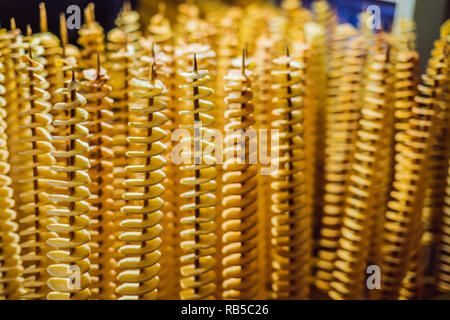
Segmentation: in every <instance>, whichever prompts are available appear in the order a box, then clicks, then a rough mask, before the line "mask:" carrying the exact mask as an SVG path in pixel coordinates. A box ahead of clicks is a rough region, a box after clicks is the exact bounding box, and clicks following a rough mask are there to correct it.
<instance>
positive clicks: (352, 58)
mask: <svg viewBox="0 0 450 320" xmlns="http://www.w3.org/2000/svg"><path fill="white" fill-rule="evenodd" d="M341 42H342V44H343V45H344V46H346V48H342V52H341V53H342V56H341V57H340V58H339V59H340V60H338V61H335V62H336V63H338V64H340V66H339V69H334V70H333V71H335V72H338V74H339V76H338V77H337V78H335V79H333V80H335V81H336V82H337V83H336V87H335V88H334V89H335V90H336V91H335V92H334V94H335V96H330V97H329V99H330V100H331V101H329V105H328V110H327V130H328V131H327V138H326V149H325V154H326V159H325V167H324V171H325V181H326V184H325V187H324V188H325V190H324V191H325V195H324V207H323V213H324V214H323V216H322V220H321V230H320V236H319V252H318V254H317V255H318V260H317V273H316V279H315V283H316V286H317V287H318V288H320V289H321V290H324V291H326V292H328V290H329V283H330V281H331V280H332V272H333V268H334V266H333V263H334V260H335V259H336V249H337V248H338V247H339V243H338V241H339V238H340V231H341V226H342V217H343V214H344V207H345V197H346V188H347V184H348V182H349V173H350V171H351V165H352V156H353V153H354V149H355V142H356V132H357V129H358V120H359V118H360V116H361V113H360V110H361V106H362V104H363V101H362V90H361V89H362V84H363V75H362V72H363V68H364V64H365V49H364V43H363V39H362V38H361V37H358V36H357V37H355V38H353V39H348V40H347V38H346V37H344V38H343V39H341ZM330 74H331V72H330ZM330 82H331V81H330ZM330 82H329V83H330ZM330 89H331V88H330ZM330 89H329V90H330Z"/></svg>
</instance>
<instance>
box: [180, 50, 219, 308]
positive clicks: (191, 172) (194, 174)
mask: <svg viewBox="0 0 450 320" xmlns="http://www.w3.org/2000/svg"><path fill="white" fill-rule="evenodd" d="M181 76H182V77H183V78H184V79H185V83H186V84H183V85H181V87H182V88H184V89H186V95H188V96H184V97H181V98H180V101H183V102H184V106H183V107H184V109H183V110H182V111H180V115H181V116H182V117H183V118H184V119H183V120H184V121H183V124H181V125H180V127H181V128H183V129H186V130H188V131H189V132H190V136H189V137H188V138H185V139H187V141H186V142H187V143H188V144H189V149H188V151H187V152H184V153H183V154H182V160H183V165H182V166H181V170H182V171H183V172H185V174H186V176H185V177H184V178H181V180H180V183H181V184H182V185H185V186H186V188H188V191H186V192H184V193H182V194H181V195H180V196H181V198H182V199H183V200H184V201H189V202H188V203H187V204H184V205H182V206H181V207H180V210H181V212H182V213H181V215H182V217H181V219H180V223H181V224H182V225H183V231H182V232H181V235H180V236H181V243H180V246H181V249H182V250H183V256H182V257H181V264H182V266H181V277H182V278H181V280H180V285H181V292H180V298H181V299H183V300H186V299H211V298H212V297H213V295H214V293H215V292H214V291H215V289H216V284H215V280H216V274H215V271H214V269H215V266H216V259H215V253H216V248H215V244H216V241H217V236H216V235H215V231H216V224H215V219H216V211H215V206H216V197H215V195H214V192H215V191H216V189H217V185H216V181H215V179H216V176H217V171H216V168H215V167H216V165H215V163H216V160H215V158H214V157H213V156H212V155H211V154H202V151H203V150H205V149H206V148H208V149H209V150H212V149H213V148H214V146H213V145H212V144H211V143H210V142H209V141H207V140H205V139H204V138H203V137H204V136H205V135H213V132H212V130H211V129H209V128H208V127H210V126H212V125H213V124H214V118H213V117H212V116H211V115H210V112H212V110H213V109H214V104H213V103H212V102H210V101H208V100H207V98H208V97H209V96H211V95H212V94H213V92H214V91H213V90H212V89H210V88H209V87H207V86H206V84H208V82H209V81H210V78H209V73H208V70H201V69H199V68H198V65H197V57H196V55H195V54H194V68H193V71H191V72H182V73H181ZM190 90H192V91H191V92H188V91H190ZM193 133H194V134H193ZM199 153H200V154H199Z"/></svg>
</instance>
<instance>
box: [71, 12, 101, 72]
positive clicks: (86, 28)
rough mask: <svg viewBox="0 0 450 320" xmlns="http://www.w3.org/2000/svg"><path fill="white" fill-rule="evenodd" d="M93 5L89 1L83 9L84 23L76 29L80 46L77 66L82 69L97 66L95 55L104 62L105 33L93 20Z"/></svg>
mask: <svg viewBox="0 0 450 320" xmlns="http://www.w3.org/2000/svg"><path fill="white" fill-rule="evenodd" d="M94 9H95V6H94V4H93V3H90V4H89V5H88V6H87V7H86V9H85V10H84V19H85V24H84V25H83V26H82V27H81V29H80V30H79V31H78V33H79V38H78V44H79V45H80V46H81V50H80V54H81V56H80V59H79V66H80V68H82V69H95V68H96V66H97V55H98V54H100V61H101V62H102V63H103V62H104V59H105V58H104V51H105V44H104V40H105V34H104V32H103V28H102V26H101V25H100V24H99V23H98V22H97V21H95V14H94Z"/></svg>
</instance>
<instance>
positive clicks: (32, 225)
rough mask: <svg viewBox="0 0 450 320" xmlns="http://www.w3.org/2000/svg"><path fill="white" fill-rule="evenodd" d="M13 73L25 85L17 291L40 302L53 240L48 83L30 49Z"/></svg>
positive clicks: (19, 149) (21, 118)
mask: <svg viewBox="0 0 450 320" xmlns="http://www.w3.org/2000/svg"><path fill="white" fill-rule="evenodd" d="M17 69H18V70H19V72H20V73H22V74H23V75H25V77H24V78H25V81H24V82H22V83H20V84H19V88H20V89H21V90H20V93H19V106H20V110H21V112H20V113H19V117H18V129H19V133H18V147H17V150H16V152H17V157H16V162H15V167H16V170H17V171H16V177H17V183H18V184H17V187H18V188H17V190H16V192H18V193H19V194H18V207H17V208H18V212H19V219H18V221H19V225H20V231H19V235H20V238H21V246H22V255H21V259H22V263H23V266H24V271H23V277H24V282H23V284H22V286H23V287H24V289H25V290H26V292H25V294H24V295H23V296H22V298H25V299H43V298H45V295H46V292H47V285H46V282H47V278H48V275H47V272H46V267H47V265H48V260H47V259H46V254H47V252H48V251H49V247H48V244H47V240H48V239H49V238H50V237H53V236H55V234H54V233H52V232H48V230H47V226H48V225H49V224H51V223H54V222H55V221H54V219H52V218H49V216H48V215H47V211H48V210H50V209H51V208H52V206H51V204H50V201H49V199H48V193H49V192H50V188H49V185H48V179H49V178H51V176H52V174H51V171H50V169H49V167H50V166H52V165H54V163H55V159H54V158H53V156H52V155H51V152H53V151H54V148H53V145H52V143H51V137H50V134H49V131H50V125H51V123H52V117H51V116H50V114H49V111H50V108H51V104H50V103H49V102H48V100H49V99H50V94H49V93H48V91H46V89H47V88H48V82H47V81H46V80H45V78H44V77H43V75H44V67H43V65H42V64H41V63H39V62H38V61H37V60H34V59H33V58H32V55H31V48H30V49H29V50H28V55H22V56H21V63H20V65H19V66H17Z"/></svg>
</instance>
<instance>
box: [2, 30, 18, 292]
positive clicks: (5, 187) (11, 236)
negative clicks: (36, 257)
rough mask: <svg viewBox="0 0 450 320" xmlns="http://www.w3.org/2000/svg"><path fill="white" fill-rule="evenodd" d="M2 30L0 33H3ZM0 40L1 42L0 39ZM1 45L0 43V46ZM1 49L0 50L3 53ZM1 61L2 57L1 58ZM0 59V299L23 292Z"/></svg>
mask: <svg viewBox="0 0 450 320" xmlns="http://www.w3.org/2000/svg"><path fill="white" fill-rule="evenodd" d="M3 31H4V30H1V31H0V32H1V33H0V36H2V35H4V33H3ZM0 44H1V42H0ZM1 49H2V48H1V47H0V50H1ZM3 52H4V51H2V53H3ZM1 60H3V61H4V59H1ZM1 60H0V207H1V209H0V300H8V299H19V298H20V297H21V294H22V293H23V289H22V288H21V283H22V281H23V279H22V277H21V275H22V272H23V268H22V263H21V259H20V250H21V246H20V238H19V235H18V234H17V229H18V226H17V222H16V212H15V211H14V198H13V189H12V188H11V178H10V176H9V170H10V165H9V163H8V156H9V153H8V148H7V134H6V126H7V125H6V121H5V118H6V111H5V109H4V107H5V106H6V103H7V100H6V99H5V98H4V95H5V93H6V87H5V86H4V84H5V80H6V77H5V74H4V71H5V65H4V62H3V61H1Z"/></svg>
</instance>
